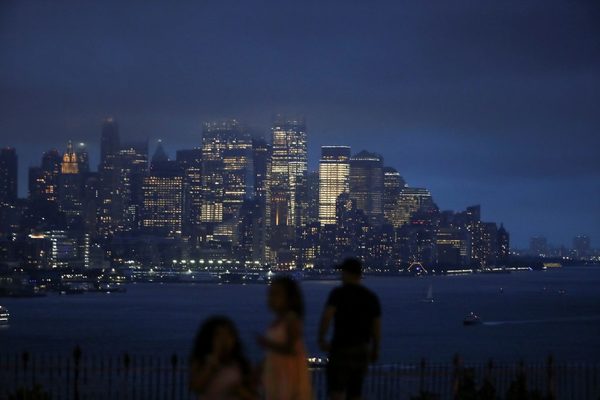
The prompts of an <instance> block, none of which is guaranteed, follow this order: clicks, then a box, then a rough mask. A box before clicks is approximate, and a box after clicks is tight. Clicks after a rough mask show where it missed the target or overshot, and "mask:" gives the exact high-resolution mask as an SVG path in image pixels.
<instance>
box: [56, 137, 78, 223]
mask: <svg viewBox="0 0 600 400" xmlns="http://www.w3.org/2000/svg"><path fill="white" fill-rule="evenodd" d="M82 183H83V182H82V179H81V174H80V172H79V161H78V159H77V154H76V153H75V150H74V148H73V143H72V142H71V141H69V143H68V144H67V151H66V152H65V153H64V154H63V158H62V163H61V166H60V180H59V188H58V204H59V208H60V210H61V211H62V212H64V213H65V214H66V215H67V216H68V217H70V218H73V217H76V216H80V215H81V204H82V203H81V200H82V199H81V195H82Z"/></svg>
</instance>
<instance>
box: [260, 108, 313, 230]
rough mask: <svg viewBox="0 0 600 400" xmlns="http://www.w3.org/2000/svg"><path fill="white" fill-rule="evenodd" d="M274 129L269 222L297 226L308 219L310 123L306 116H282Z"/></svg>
mask: <svg viewBox="0 0 600 400" xmlns="http://www.w3.org/2000/svg"><path fill="white" fill-rule="evenodd" d="M271 132H272V135H273V141H272V150H271V164H270V169H269V178H268V179H269V189H268V200H267V207H268V210H267V223H268V224H269V226H274V225H282V224H283V225H286V226H288V227H291V228H294V229H295V228H298V227H300V226H302V225H303V224H305V223H306V207H307V204H306V174H307V170H308V155H307V148H306V124H305V121H304V119H302V118H300V119H290V118H285V117H282V116H278V118H277V119H276V121H275V122H274V123H273V127H272V129H271ZM272 201H277V204H276V205H275V204H273V203H272ZM271 204H273V205H274V206H275V207H270V205H271Z"/></svg>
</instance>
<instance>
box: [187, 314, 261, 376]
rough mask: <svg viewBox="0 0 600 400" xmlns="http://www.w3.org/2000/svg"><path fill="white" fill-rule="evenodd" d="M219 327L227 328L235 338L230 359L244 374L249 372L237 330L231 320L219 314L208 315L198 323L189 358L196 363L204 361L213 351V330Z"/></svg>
mask: <svg viewBox="0 0 600 400" xmlns="http://www.w3.org/2000/svg"><path fill="white" fill-rule="evenodd" d="M221 327H225V328H227V329H229V330H230V331H231V333H232V334H233V336H234V338H235V344H234V346H233V349H232V352H231V359H232V361H235V362H237V363H238V364H239V366H240V368H241V369H242V372H243V373H244V374H247V373H249V372H250V363H249V362H248V359H247V358H246V356H245V355H244V349H243V346H242V341H241V339H240V335H239V333H238V330H237V328H236V327H235V324H234V323H233V321H231V320H230V319H229V318H227V317H224V316H221V315H215V316H213V317H210V318H208V319H206V320H204V322H203V323H202V325H200V328H199V329H198V333H197V334H196V338H195V339H194V346H193V348H192V354H191V355H190V358H191V360H192V361H196V362H198V363H203V362H204V360H205V359H206V357H207V356H208V355H210V354H211V353H212V352H213V349H214V337H215V332H216V331H217V329H218V328H221Z"/></svg>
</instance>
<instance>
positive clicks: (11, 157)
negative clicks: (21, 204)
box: [0, 147, 18, 206]
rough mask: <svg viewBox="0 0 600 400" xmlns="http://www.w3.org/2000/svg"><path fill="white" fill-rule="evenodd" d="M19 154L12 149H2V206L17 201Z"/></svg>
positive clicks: (0, 181) (0, 178) (0, 164)
mask: <svg viewBox="0 0 600 400" xmlns="http://www.w3.org/2000/svg"><path fill="white" fill-rule="evenodd" d="M17 173H18V162H17V152H16V150H15V149H14V148H12V147H5V148H3V149H0V206H2V205H14V204H15V202H16V201H17V197H18V194H17Z"/></svg>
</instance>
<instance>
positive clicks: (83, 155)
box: [74, 142, 90, 175]
mask: <svg viewBox="0 0 600 400" xmlns="http://www.w3.org/2000/svg"><path fill="white" fill-rule="evenodd" d="M74 147H75V154H77V163H78V164H79V172H80V173H81V174H83V175H86V174H87V173H88V172H90V156H89V154H88V151H87V146H86V144H85V143H83V142H79V143H77V145H76V146H74Z"/></svg>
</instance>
